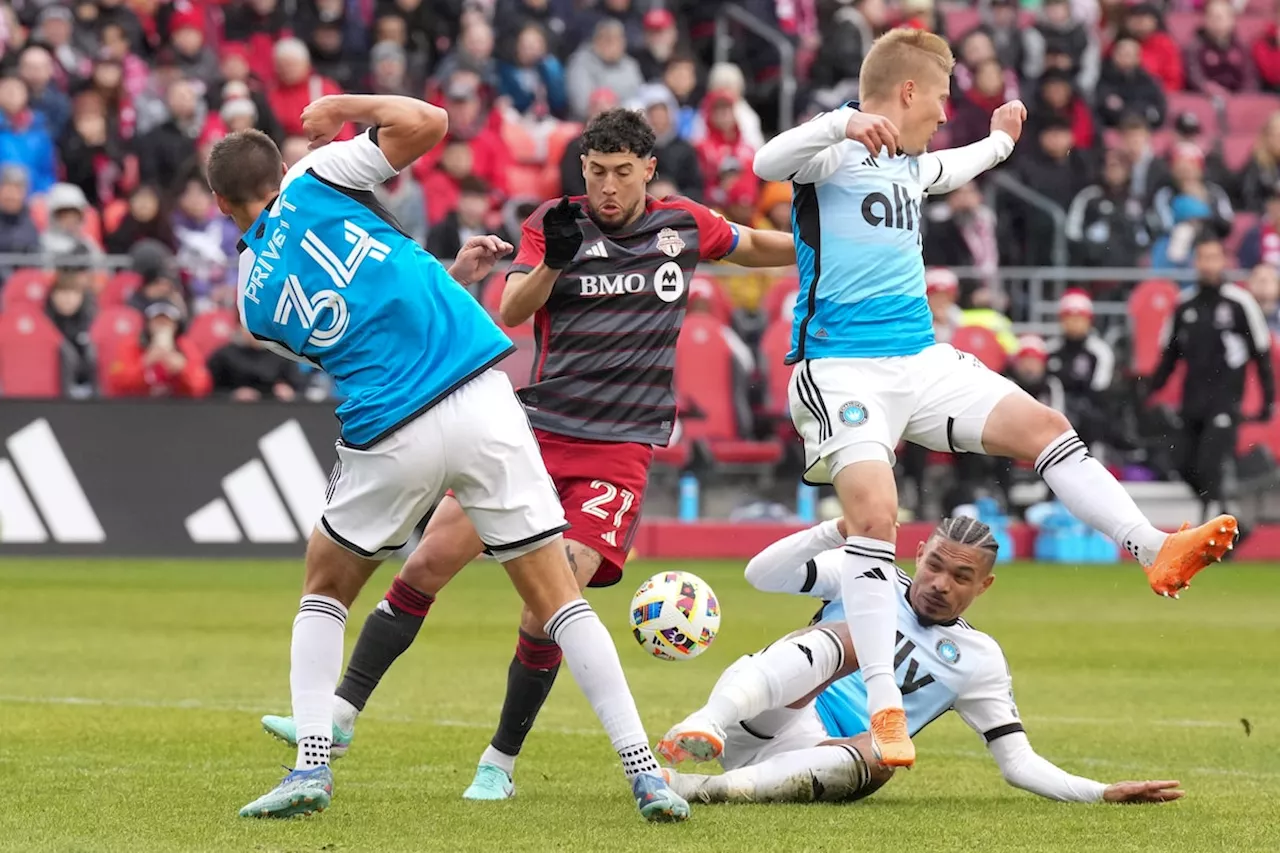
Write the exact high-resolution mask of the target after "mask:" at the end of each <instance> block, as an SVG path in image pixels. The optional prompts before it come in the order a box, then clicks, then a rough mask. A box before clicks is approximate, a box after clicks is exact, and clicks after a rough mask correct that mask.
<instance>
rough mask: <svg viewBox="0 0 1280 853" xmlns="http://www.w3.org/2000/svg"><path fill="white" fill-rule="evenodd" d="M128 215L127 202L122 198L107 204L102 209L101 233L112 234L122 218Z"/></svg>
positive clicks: (122, 220)
mask: <svg viewBox="0 0 1280 853" xmlns="http://www.w3.org/2000/svg"><path fill="white" fill-rule="evenodd" d="M128 215H129V202H127V201H125V200H124V199H122V198H118V199H116V200H115V201H113V202H111V203H110V204H108V205H107V206H106V207H104V208H103V209H102V233H103V234H114V233H115V231H116V229H117V228H119V227H120V223H121V222H124V218H125V217H126V216H128Z"/></svg>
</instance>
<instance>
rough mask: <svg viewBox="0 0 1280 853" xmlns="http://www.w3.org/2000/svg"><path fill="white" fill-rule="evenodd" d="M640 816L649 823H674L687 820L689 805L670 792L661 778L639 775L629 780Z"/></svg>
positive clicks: (653, 775) (652, 775)
mask: <svg viewBox="0 0 1280 853" xmlns="http://www.w3.org/2000/svg"><path fill="white" fill-rule="evenodd" d="M631 792H632V793H633V794H635V795H636V807H637V808H638V809H640V816H641V817H643V818H644V819H645V820H647V821H649V822H651V823H675V822H676V821H681V820H688V819H689V804H688V803H687V802H685V800H684V798H683V797H681V796H680V795H679V794H677V793H676V792H675V791H673V790H671V786H670V785H668V784H667V783H666V781H665V780H663V778H662V777H661V776H658V775H655V774H653V773H641V774H639V775H637V776H636V777H634V778H633V779H632V780H631Z"/></svg>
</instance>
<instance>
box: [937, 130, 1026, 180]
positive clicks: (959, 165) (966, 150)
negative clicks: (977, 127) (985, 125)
mask: <svg viewBox="0 0 1280 853" xmlns="http://www.w3.org/2000/svg"><path fill="white" fill-rule="evenodd" d="M1012 153H1013V137H1011V136H1009V134H1007V133H1005V132H1004V131H1003V130H997V131H994V132H993V133H992V134H991V135H990V136H988V137H987V138H986V139H980V140H978V141H977V142H975V143H973V144H972V145H966V146H964V147H963V148H949V149H947V150H945V151H938V152H936V153H928V154H921V155H920V178H921V180H923V181H925V182H926V183H925V185H924V191H925V192H926V193H927V194H929V195H945V194H946V193H949V192H951V191H952V190H954V189H956V188H957V187H962V186H964V185H965V184H967V183H969V182H970V181H972V180H973V179H974V178H976V177H978V175H981V174H982V173H983V172H985V171H987V170H988V169H992V168H995V167H996V166H998V165H999V164H1000V163H1002V162H1004V160H1005V159H1006V158H1008V156H1009V155H1010V154H1012Z"/></svg>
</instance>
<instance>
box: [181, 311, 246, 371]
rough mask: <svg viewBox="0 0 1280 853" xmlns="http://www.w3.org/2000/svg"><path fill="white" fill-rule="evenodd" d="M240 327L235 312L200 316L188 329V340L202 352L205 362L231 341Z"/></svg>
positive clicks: (211, 313)
mask: <svg viewBox="0 0 1280 853" xmlns="http://www.w3.org/2000/svg"><path fill="white" fill-rule="evenodd" d="M239 326H240V316H239V315H238V314H236V312H235V311H231V310H229V309H223V310H220V311H209V312H206V313H204V314H200V315H199V316H197V317H196V318H195V319H194V320H192V321H191V327H190V328H189V329H187V340H188V341H190V342H191V343H192V344H193V345H194V346H195V348H196V349H197V350H199V352H200V357H201V358H203V359H204V360H205V361H208V360H209V356H211V355H213V354H214V353H215V352H217V351H218V350H219V349H221V348H222V347H223V346H224V345H226V344H227V343H229V342H230V341H231V338H232V336H233V335H235V333H236V329H237V328H239Z"/></svg>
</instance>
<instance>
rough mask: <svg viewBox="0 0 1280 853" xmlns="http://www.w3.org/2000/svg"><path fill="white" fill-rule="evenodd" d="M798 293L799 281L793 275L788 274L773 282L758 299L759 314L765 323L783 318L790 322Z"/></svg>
mask: <svg viewBox="0 0 1280 853" xmlns="http://www.w3.org/2000/svg"><path fill="white" fill-rule="evenodd" d="M799 293H800V282H799V280H798V279H796V278H795V276H789V277H787V278H784V279H780V280H779V281H777V282H775V283H774V285H773V287H771V288H769V289H768V290H767V291H766V292H765V294H764V297H763V298H761V300H760V315H761V316H762V317H764V321H765V322H766V323H773V322H775V321H776V320H780V319H785V320H786V321H787V322H788V323H790V322H791V311H792V309H793V308H794V307H795V304H796V297H797V296H798V295H799Z"/></svg>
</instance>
